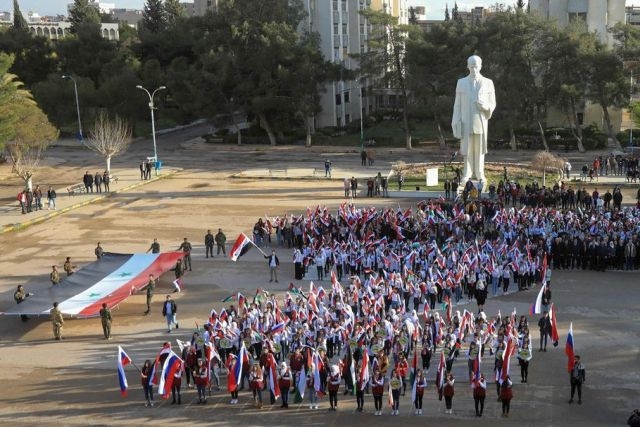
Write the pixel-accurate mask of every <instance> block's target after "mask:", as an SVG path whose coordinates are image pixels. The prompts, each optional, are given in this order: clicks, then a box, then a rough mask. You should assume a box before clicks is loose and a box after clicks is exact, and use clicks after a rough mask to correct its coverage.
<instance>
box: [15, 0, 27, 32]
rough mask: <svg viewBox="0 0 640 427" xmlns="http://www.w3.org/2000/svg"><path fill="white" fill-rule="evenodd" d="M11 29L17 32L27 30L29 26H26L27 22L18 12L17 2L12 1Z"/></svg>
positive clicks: (16, 0)
mask: <svg viewBox="0 0 640 427" xmlns="http://www.w3.org/2000/svg"><path fill="white" fill-rule="evenodd" d="M13 28H15V29H17V30H24V31H28V30H29V25H28V24H27V20H26V19H24V16H23V15H22V12H21V11H20V5H19V4H18V0H13Z"/></svg>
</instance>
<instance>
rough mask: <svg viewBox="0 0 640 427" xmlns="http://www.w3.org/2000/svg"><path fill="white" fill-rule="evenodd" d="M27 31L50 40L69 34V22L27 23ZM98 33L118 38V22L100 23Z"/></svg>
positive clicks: (109, 38) (113, 38) (110, 37)
mask: <svg viewBox="0 0 640 427" xmlns="http://www.w3.org/2000/svg"><path fill="white" fill-rule="evenodd" d="M29 31H31V33H33V34H34V35H36V36H42V37H46V38H48V39H50V40H58V39H61V38H63V37H65V36H67V35H69V34H71V23H70V22H66V21H64V22H41V23H37V24H29ZM100 34H101V35H102V37H104V38H105V39H108V40H119V39H120V31H119V29H118V24H100Z"/></svg>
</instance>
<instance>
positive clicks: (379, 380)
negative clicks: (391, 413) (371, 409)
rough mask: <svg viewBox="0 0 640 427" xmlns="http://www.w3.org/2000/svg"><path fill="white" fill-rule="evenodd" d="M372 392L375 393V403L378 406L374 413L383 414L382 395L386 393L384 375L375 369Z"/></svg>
mask: <svg viewBox="0 0 640 427" xmlns="http://www.w3.org/2000/svg"><path fill="white" fill-rule="evenodd" d="M371 393H372V394H373V404H374V406H375V408H376V412H375V414H374V415H376V416H380V415H382V395H383V394H384V377H383V376H382V373H381V372H380V371H379V370H378V369H375V370H374V371H373V379H372V381H371Z"/></svg>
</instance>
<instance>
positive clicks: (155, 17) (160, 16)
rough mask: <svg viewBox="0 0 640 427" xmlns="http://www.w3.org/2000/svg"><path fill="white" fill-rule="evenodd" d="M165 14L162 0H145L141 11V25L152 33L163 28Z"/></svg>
mask: <svg viewBox="0 0 640 427" xmlns="http://www.w3.org/2000/svg"><path fill="white" fill-rule="evenodd" d="M166 21H167V20H166V14H165V9H164V5H163V4H162V0H147V2H146V4H145V5H144V9H143V11H142V27H143V28H144V29H145V30H147V31H149V32H152V33H158V32H160V31H161V30H162V29H164V27H165V24H166Z"/></svg>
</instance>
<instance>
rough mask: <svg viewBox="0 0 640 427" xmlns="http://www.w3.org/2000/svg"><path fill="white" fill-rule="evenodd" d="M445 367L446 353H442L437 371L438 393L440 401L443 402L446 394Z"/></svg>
mask: <svg viewBox="0 0 640 427" xmlns="http://www.w3.org/2000/svg"><path fill="white" fill-rule="evenodd" d="M445 366H446V365H445V361H444V353H440V363H439V364H438V370H437V371H436V391H437V392H438V399H439V400H442V393H443V392H444V375H445Z"/></svg>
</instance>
